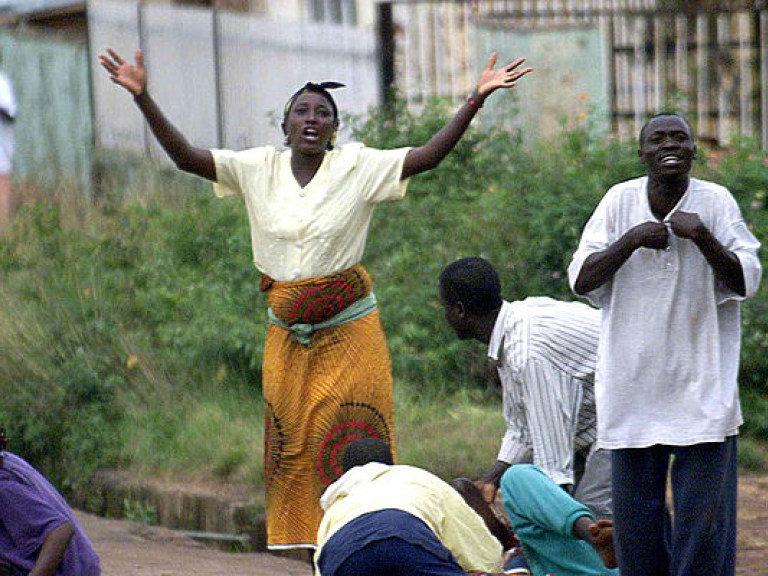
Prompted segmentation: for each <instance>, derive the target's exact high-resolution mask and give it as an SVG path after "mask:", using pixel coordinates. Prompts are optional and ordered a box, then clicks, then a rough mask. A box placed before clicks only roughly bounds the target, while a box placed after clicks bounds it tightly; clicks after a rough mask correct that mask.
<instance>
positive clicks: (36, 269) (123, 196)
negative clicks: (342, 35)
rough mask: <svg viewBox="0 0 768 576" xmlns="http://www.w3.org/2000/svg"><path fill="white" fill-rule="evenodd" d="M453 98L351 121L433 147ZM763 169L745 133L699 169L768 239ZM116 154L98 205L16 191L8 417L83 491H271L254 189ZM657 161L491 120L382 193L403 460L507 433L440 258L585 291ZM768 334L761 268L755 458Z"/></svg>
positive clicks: (520, 289)
mask: <svg viewBox="0 0 768 576" xmlns="http://www.w3.org/2000/svg"><path fill="white" fill-rule="evenodd" d="M448 113H449V110H448V109H447V108H446V107H445V105H444V103H436V104H433V105H431V106H430V107H428V108H427V109H426V111H425V112H424V114H423V115H422V116H419V117H415V116H412V115H409V114H407V113H406V112H405V111H404V110H400V111H399V116H398V122H396V123H393V122H379V120H380V119H378V118H377V117H376V115H375V114H374V115H372V116H371V117H370V118H368V119H363V120H364V122H363V123H358V124H357V125H356V126H355V130H356V131H357V134H358V136H359V137H360V139H362V140H363V141H366V142H368V143H369V144H370V145H374V146H380V147H394V146H399V145H404V144H420V143H422V142H424V141H425V140H426V139H427V137H428V136H429V135H430V134H431V133H432V131H434V129H435V127H436V126H439V125H440V124H441V123H442V122H444V121H445V119H446V117H447V114H448ZM765 164H766V154H765V152H764V151H762V150H760V149H759V147H757V146H756V145H755V144H754V143H751V142H748V141H740V142H735V143H734V149H733V152H732V154H731V155H730V156H726V157H725V158H724V159H723V160H722V161H720V162H717V163H714V162H709V160H708V156H707V154H706V151H702V153H701V154H700V160H699V161H698V164H697V166H696V169H695V174H696V175H697V176H699V177H704V178H709V179H711V180H714V181H717V182H719V183H722V184H724V185H726V186H727V187H729V188H730V189H731V190H732V191H733V192H734V194H735V196H736V197H737V199H738V201H739V202H740V204H741V206H742V209H743V211H744V214H745V217H746V218H747V220H748V221H749V222H750V224H751V225H752V226H753V229H754V231H755V233H756V235H757V236H758V238H766V237H768V207H766V202H768V170H766V169H765ZM100 166H102V167H103V169H102V170H100V171H98V173H99V174H100V176H99V186H98V190H97V194H96V198H97V199H96V201H95V202H94V203H91V204H86V203H84V202H83V201H82V200H80V198H81V195H80V194H78V191H76V190H56V191H40V190H36V189H34V188H31V187H24V188H20V189H18V191H17V193H18V196H19V197H20V198H22V199H23V205H22V207H21V210H20V211H19V213H18V215H17V217H16V219H15V221H14V224H13V226H12V227H11V228H10V229H9V230H8V231H6V232H5V233H4V234H3V235H2V236H0V272H2V273H1V274H0V297H2V299H3V302H4V305H3V307H2V309H0V397H2V398H3V400H2V402H0V421H2V422H4V423H5V424H6V426H7V428H8V431H9V435H11V437H12V441H13V444H12V447H13V449H15V450H16V451H18V452H20V453H22V454H24V455H25V456H27V457H28V458H29V459H30V460H31V461H32V462H33V463H34V464H35V465H37V466H39V467H40V468H42V469H43V470H44V471H45V472H46V473H47V474H48V475H49V476H50V477H51V478H52V479H53V480H54V481H55V482H56V483H57V484H58V485H59V486H62V487H65V488H66V487H70V486H74V485H76V484H78V483H79V482H82V481H83V480H84V479H86V478H87V477H88V476H89V475H90V474H92V473H93V471H95V470H97V469H100V468H118V469H121V470H132V471H134V472H135V474H136V475H137V476H141V475H156V476H162V477H176V478H202V479H207V480H211V481H215V482H245V483H250V484H253V485H255V486H261V484H262V483H263V464H262V459H263V453H262V450H263V448H262V442H263V406H262V403H261V400H260V396H261V388H260V381H261V354H262V350H263V346H264V337H265V328H266V319H265V307H266V306H265V299H264V297H263V295H262V294H261V293H260V292H259V289H258V280H259V277H258V273H257V272H256V271H255V270H254V268H253V264H252V262H251V250H250V236H249V231H248V221H247V216H246V214H245V210H244V209H243V206H242V204H241V202H239V201H237V200H223V201H222V200H216V199H214V198H213V197H212V194H211V192H210V186H208V185H207V184H205V183H203V182H201V181H200V180H199V179H196V178H192V177H189V176H186V175H183V174H178V173H175V172H166V171H163V170H159V169H158V168H157V167H156V166H153V165H152V164H151V163H147V162H140V161H136V160H134V159H127V158H126V159H116V158H112V157H110V162H109V163H103V164H100ZM107 166H109V169H107V168H106V167H107ZM641 172H642V169H641V167H640V166H639V164H638V163H637V161H636V156H635V153H634V145H633V144H632V143H623V142H617V141H614V140H610V139H605V138H602V137H600V135H598V134H595V133H594V132H593V131H592V130H591V129H590V127H589V126H588V125H585V126H582V127H577V128H575V129H570V130H566V131H564V132H563V133H562V135H560V137H559V138H557V139H556V140H555V141H553V142H544V143H540V144H534V145H531V146H524V145H523V144H522V141H521V139H520V138H519V137H518V136H517V135H515V134H509V133H505V132H502V131H491V132H489V133H485V134H480V133H479V132H474V131H473V132H470V133H469V134H468V135H467V137H466V138H465V139H464V140H462V142H461V143H460V144H459V146H458V147H457V149H456V151H455V152H454V153H453V154H451V155H450V156H449V158H447V159H446V160H445V162H443V164H442V165H441V166H440V167H439V168H438V169H437V170H434V171H432V172H429V173H427V174H424V175H420V176H418V177H416V178H414V179H413V181H412V182H411V184H410V187H409V196H408V198H407V199H406V200H405V201H403V202H392V203H386V204H385V205H382V206H380V207H379V208H378V209H377V214H376V215H375V217H374V220H373V223H372V227H371V233H370V238H369V243H368V246H367V249H366V255H365V257H364V259H363V263H364V264H365V265H366V267H367V268H368V269H369V271H370V272H371V275H372V277H373V278H374V283H375V291H376V294H377V297H378V300H379V305H380V309H381V313H382V320H383V323H384V327H385V330H386V332H387V336H388V342H389V346H390V350H391V355H392V361H393V375H394V379H395V395H396V398H395V404H396V414H395V425H396V430H395V433H396V435H397V438H398V455H399V460H400V461H401V462H403V463H408V464H413V465H417V466H423V467H425V468H428V469H430V470H433V471H435V472H437V473H438V474H439V475H441V476H443V477H446V478H448V477H454V476H462V475H464V476H476V475H478V474H480V473H481V472H482V471H483V470H484V469H485V468H486V467H487V466H488V465H489V464H490V463H491V462H492V461H493V460H494V458H495V455H496V452H497V450H498V446H499V442H500V439H501V435H502V434H503V430H504V425H503V419H502V416H501V400H500V396H499V394H498V392H497V391H496V390H495V389H494V381H493V378H491V377H490V376H489V374H490V371H489V368H488V365H487V362H486V360H485V356H484V347H483V346H482V345H480V344H478V343H477V342H470V343H463V342H459V341H458V340H456V339H455V337H454V336H453V335H452V334H451V332H450V330H449V328H448V327H447V326H446V325H445V322H444V320H443V317H442V312H441V309H440V306H439V303H438V300H437V287H436V286H437V277H438V274H439V272H440V270H441V269H442V268H443V267H444V266H445V265H446V264H448V263H449V262H450V261H452V260H454V259H456V258H459V257H463V256H469V255H480V256H484V257H486V258H488V259H489V260H491V261H492V262H494V263H495V264H496V265H497V267H498V269H499V272H500V275H501V278H502V284H503V286H504V295H505V296H506V297H507V298H509V299H515V298H523V297H525V296H527V295H549V296H552V297H556V298H566V299H570V298H572V295H571V293H570V290H569V288H568V284H567V278H566V273H565V270H566V268H567V265H568V261H569V259H570V255H571V253H572V251H573V249H574V248H575V246H576V243H577V241H578V238H579V235H580V232H581V229H582V226H583V224H584V222H585V221H586V219H587V218H588V217H589V214H590V213H591V211H592V209H593V208H594V206H595V204H596V203H597V201H598V199H599V198H600V197H601V196H602V194H603V193H604V192H605V190H606V189H607V187H608V186H609V185H611V184H612V183H614V182H617V181H619V180H623V179H626V178H628V177H632V176H636V175H639V174H640V173H641ZM763 258H764V259H765V252H764V253H763ZM767 351H768V282H763V287H762V288H761V290H760V292H759V294H758V295H757V296H756V297H755V298H753V299H751V300H749V301H748V302H746V303H745V305H744V307H743V345H742V372H741V382H742V396H743V400H744V401H743V404H744V413H745V419H746V423H745V426H744V428H743V433H744V438H743V441H742V444H741V445H742V449H741V462H742V465H743V466H744V467H748V468H761V469H766V468H768V463H766V461H765V458H762V457H761V450H760V447H761V446H763V445H764V444H761V443H764V442H766V441H768V424H766V423H767V422H768V354H767V353H766V352H767Z"/></svg>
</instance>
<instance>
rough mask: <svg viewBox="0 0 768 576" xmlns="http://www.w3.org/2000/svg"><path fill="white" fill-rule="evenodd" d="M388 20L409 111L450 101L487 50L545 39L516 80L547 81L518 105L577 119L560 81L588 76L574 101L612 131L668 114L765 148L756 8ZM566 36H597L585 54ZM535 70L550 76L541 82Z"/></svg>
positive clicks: (398, 0)
mask: <svg viewBox="0 0 768 576" xmlns="http://www.w3.org/2000/svg"><path fill="white" fill-rule="evenodd" d="M392 17H393V25H392V27H393V28H394V29H395V30H396V57H395V61H396V62H397V64H396V67H395V79H396V80H395V85H396V87H397V88H398V89H399V90H400V92H401V93H402V94H404V95H405V96H406V97H407V98H408V100H409V101H411V102H413V103H418V102H420V101H422V100H423V99H424V98H425V97H428V96H433V95H439V96H448V97H453V98H456V99H457V100H458V99H461V98H463V97H465V95H466V93H467V91H468V90H471V88H472V83H473V82H474V81H475V75H476V74H477V72H478V71H479V69H480V67H481V66H482V59H481V57H480V56H479V55H481V54H484V53H485V52H487V51H489V50H490V48H491V47H494V48H498V47H500V48H501V49H507V48H509V47H510V46H513V47H519V46H521V45H522V46H523V47H527V48H529V49H530V42H529V43H528V44H527V45H526V43H525V42H521V41H520V39H530V38H536V37H537V36H542V35H543V36H544V37H547V35H549V37H550V38H552V39H553V40H551V41H547V42H544V45H545V46H547V47H548V48H549V49H548V50H544V51H538V52H536V51H535V50H534V52H535V53H536V56H537V60H536V61H534V60H533V59H530V58H529V61H530V63H531V64H532V65H533V66H534V67H535V68H536V69H537V73H536V74H535V75H534V76H532V77H531V78H530V79H527V80H526V83H529V84H532V85H536V84H542V83H544V84H546V85H547V86H546V87H539V88H538V90H539V92H540V94H538V95H537V94H534V97H532V98H530V100H531V101H532V102H534V103H535V105H536V106H539V105H541V104H542V103H546V102H547V101H548V100H547V98H548V97H549V99H550V100H552V99H554V100H559V101H563V100H564V101H565V105H566V107H568V108H573V107H574V106H575V110H571V112H570V115H571V116H573V115H574V114H583V110H581V111H580V110H579V98H578V97H577V98H574V96H573V92H574V90H573V89H570V87H569V86H568V85H566V86H565V87H564V86H563V79H568V78H571V80H572V83H573V84H578V79H579V78H580V77H591V78H592V80H591V81H590V82H588V83H587V84H588V85H589V86H591V87H592V91H591V92H590V91H589V90H585V91H583V92H579V94H580V95H584V94H589V96H590V98H593V99H594V100H595V101H597V102H598V103H600V102H602V103H603V105H604V107H605V114H606V118H607V119H608V121H609V122H610V126H611V128H612V129H613V130H614V131H615V132H617V133H619V134H620V135H623V136H627V135H634V134H636V133H637V130H638V129H639V127H640V125H641V124H642V122H643V121H644V119H645V118H646V117H647V116H648V115H649V114H653V113H655V112H657V111H660V110H663V109H674V110H676V111H681V112H684V113H686V114H687V115H688V117H689V118H690V119H691V121H692V123H693V124H694V126H695V129H696V131H697V135H698V136H699V137H700V138H704V139H710V140H712V141H715V142H718V143H724V142H726V141H727V140H728V139H729V138H730V137H731V136H733V135H734V134H743V135H747V136H753V137H757V138H759V139H760V140H761V141H762V143H763V145H764V146H766V145H768V6H766V2H764V1H758V0H754V1H746V0H730V1H711V0H709V1H708V0H698V1H693V0H464V1H461V0H392ZM574 32H581V33H582V34H586V35H587V36H588V37H591V38H592V39H593V40H592V41H594V37H595V36H597V37H598V40H597V45H598V46H597V48H595V47H594V46H593V47H592V48H591V49H590V50H586V51H585V50H584V39H583V38H581V39H579V38H577V39H576V40H575V41H573V39H569V34H573V33H574ZM558 38H560V39H562V41H561V42H558V40H557V39H558ZM491 41H493V42H491ZM493 43H495V45H494V46H491V44H493ZM567 54H570V55H571V56H577V57H575V58H571V59H570V60H568V59H564V58H563V56H564V55H567ZM482 57H484V56H482ZM564 66H565V67H568V66H570V67H571V68H570V70H568V69H567V68H564ZM542 68H543V69H544V70H548V69H549V70H550V72H551V70H552V69H556V73H554V74H552V73H550V74H549V75H547V74H544V75H541V74H539V73H538V72H539V70H540V69H542ZM597 81H600V82H601V84H602V87H601V88H600V89H599V90H595V89H594V84H595V82H597ZM566 84H567V82H566ZM521 88H522V84H521ZM564 88H565V90H564ZM580 89H581V88H578V87H577V88H576V89H575V91H576V92H578V91H579V90H580ZM534 92H535V91H534ZM599 106H600V104H599V105H598V107H599ZM538 116H539V117H541V116H542V114H538ZM543 116H544V117H545V118H546V117H547V114H543Z"/></svg>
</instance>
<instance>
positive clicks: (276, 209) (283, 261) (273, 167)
mask: <svg viewBox="0 0 768 576" xmlns="http://www.w3.org/2000/svg"><path fill="white" fill-rule="evenodd" d="M408 150H410V148H398V149H395V150H376V149H373V148H367V147H365V146H363V145H362V144H359V143H352V144H346V145H344V146H342V147H341V148H337V149H334V150H332V151H330V152H328V153H326V155H325V158H324V159H323V163H322V164H321V166H320V168H319V169H318V171H317V174H315V176H314V178H313V179H312V181H311V182H310V183H309V184H307V185H306V186H305V187H304V188H302V187H301V186H299V184H298V182H297V181H296V179H295V178H294V176H293V173H292V172H291V151H290V150H285V151H277V150H276V149H275V148H273V147H271V146H265V147H262V148H253V149H250V150H244V151H242V152H233V151H229V150H212V151H211V152H212V154H213V158H214V161H215V163H216V178H217V183H215V184H214V185H213V189H214V192H215V193H216V195H217V196H228V195H240V196H242V197H243V199H244V200H245V205H246V208H247V210H248V218H249V220H250V224H251V244H252V247H253V262H254V264H255V265H256V268H258V269H259V270H260V271H261V272H263V273H265V274H268V275H269V276H271V277H272V278H274V279H275V280H278V281H295V280H305V279H307V278H316V277H319V276H326V275H328V274H332V273H334V272H338V271H340V270H344V269H345V268H349V267H350V266H353V265H355V264H358V263H359V262H360V260H361V259H362V257H363V251H364V249H365V241H366V237H367V236H368V228H369V225H370V222H371V216H372V214H373V208H374V206H375V205H376V204H378V203H379V202H382V201H385V200H399V199H401V198H403V197H404V196H405V192H406V189H407V187H408V181H407V180H400V175H401V173H402V170H403V162H404V160H405V156H406V154H407V153H408Z"/></svg>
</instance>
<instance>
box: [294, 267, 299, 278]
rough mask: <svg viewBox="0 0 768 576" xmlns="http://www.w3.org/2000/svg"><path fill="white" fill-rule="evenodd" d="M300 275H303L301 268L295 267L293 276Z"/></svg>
mask: <svg viewBox="0 0 768 576" xmlns="http://www.w3.org/2000/svg"><path fill="white" fill-rule="evenodd" d="M299 276H301V268H294V270H293V277H294V278H298V277H299Z"/></svg>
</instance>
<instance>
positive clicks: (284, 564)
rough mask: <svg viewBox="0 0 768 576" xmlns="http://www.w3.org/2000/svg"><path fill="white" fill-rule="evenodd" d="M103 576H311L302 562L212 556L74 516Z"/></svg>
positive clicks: (191, 545) (161, 534)
mask: <svg viewBox="0 0 768 576" xmlns="http://www.w3.org/2000/svg"><path fill="white" fill-rule="evenodd" d="M78 518H79V519H80V521H81V523H82V525H83V528H84V529H85V531H86V532H87V533H88V536H89V537H90V538H91V540H92V541H93V545H94V546H95V547H96V550H97V551H98V553H99V557H100V558H101V569H102V575H103V576H186V575H188V574H199V575H204V576H277V575H286V576H310V575H311V574H312V570H311V568H310V566H309V565H308V564H306V563H304V562H299V561H297V560H289V559H285V558H278V557H276V556H273V555H272V554H231V553H227V552H221V551H219V550H214V549H212V548H209V547H207V546H204V545H203V544H199V543H197V542H195V541H193V540H190V539H188V538H185V537H184V536H180V535H179V534H178V533H176V532H173V531H171V530H166V529H163V528H157V527H152V528H149V527H146V526H143V525H141V524H136V523H135V522H128V521H126V520H109V519H105V518H99V517H97V516H93V515H91V514H85V513H78Z"/></svg>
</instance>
